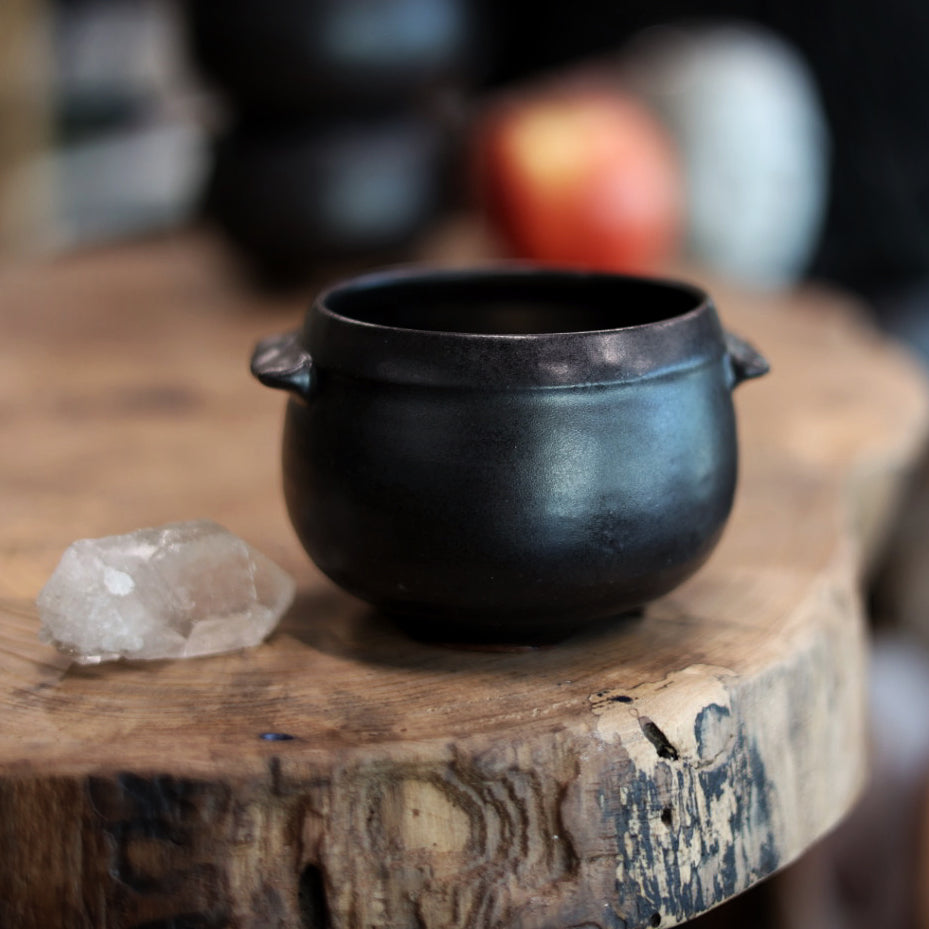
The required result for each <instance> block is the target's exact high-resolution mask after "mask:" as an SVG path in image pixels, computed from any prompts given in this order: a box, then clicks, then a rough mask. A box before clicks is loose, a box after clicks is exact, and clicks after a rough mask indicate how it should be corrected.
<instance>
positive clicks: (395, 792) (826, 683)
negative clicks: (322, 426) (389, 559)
mask: <svg viewBox="0 0 929 929" xmlns="http://www.w3.org/2000/svg"><path fill="white" fill-rule="evenodd" d="M469 255H471V253H469V252H468V251H467V249H458V250H457V251H456V250H455V249H454V248H452V249H445V250H443V249H437V250H436V251H435V252H433V254H432V256H431V257H432V258H433V259H434V260H439V261H447V260H449V259H452V260H455V261H458V262H461V261H466V260H468V259H469ZM714 293H715V295H716V297H717V304H718V306H719V308H720V314H721V316H722V318H723V321H724V323H725V324H726V325H727V326H728V327H729V328H732V329H733V330H735V331H736V332H739V333H740V334H742V335H744V336H745V337H747V338H749V339H751V340H752V341H753V342H755V343H756V344H757V345H758V347H759V348H760V349H761V350H762V351H763V352H764V354H765V355H766V356H767V357H768V358H769V360H770V361H771V363H772V374H771V375H770V376H769V377H767V378H765V379H763V380H761V381H758V382H753V383H750V384H747V385H745V386H743V387H740V388H739V389H738V390H737V392H736V406H737V414H738V417H739V427H740V439H741V450H742V461H741V483H740V488H739V491H738V497H737V502H736V507H735V510H734V513H733V516H732V519H731V522H730V524H729V526H728V528H727V530H726V533H725V536H724V538H723V541H722V543H721V544H720V546H719V548H718V550H717V551H716V553H715V554H714V555H713V556H712V558H711V560H710V561H709V563H708V564H707V565H706V566H705V567H704V568H703V569H702V570H701V571H700V572H699V573H698V574H697V575H696V576H695V577H694V578H693V579H692V580H691V581H689V582H687V583H686V584H685V585H684V586H683V587H681V588H679V589H678V590H677V591H675V592H673V593H672V594H671V595H669V596H667V597H665V598H663V599H662V600H660V601H658V602H656V603H655V604H653V605H651V606H650V607H649V608H648V610H647V611H646V614H645V616H644V617H643V619H642V620H640V621H637V622H634V623H624V624H619V625H617V624H612V625H611V624H606V625H604V626H602V627H598V628H597V629H594V630H591V631H589V632H588V633H585V634H583V635H579V636H576V637H575V638H573V639H570V640H568V641H567V642H564V643H562V644H561V645H559V646H557V647H553V648H548V649H539V650H532V651H527V652H513V653H486V652H477V651H463V650H453V649H447V648H441V647H438V646H430V645H424V644H418V643H415V642H412V641H410V640H408V639H406V638H405V637H404V636H402V635H401V634H400V633H399V632H398V631H397V630H395V629H394V628H393V627H392V626H391V625H390V624H389V622H387V621H386V620H384V619H381V618H379V617H378V616H377V615H375V614H374V613H373V612H372V611H371V610H370V609H368V608H367V607H366V606H365V605H364V604H362V603H360V602H359V601H357V600H354V599H353V598H351V597H350V596H348V595H347V594H343V593H342V592H340V591H339V590H337V589H336V588H335V587H333V586H332V585H331V584H330V583H329V582H328V581H327V580H326V579H325V578H323V577H322V576H321V575H320V574H319V573H318V572H317V571H316V569H315V568H313V567H312V565H311V564H310V563H309V561H308V560H307V559H306V557H305V556H304V554H303V552H302V550H301V549H300V547H299V545H298V543H297V542H296V540H295V537H294V535H293V533H292V531H291V529H290V527H289V524H288V522H287V519H286V515H285V511H284V505H283V500H282V496H281V493H280V486H279V485H280V477H279V436H280V428H281V420H282V414H283V402H282V397H281V395H280V394H276V393H274V392H272V391H267V390H264V389H262V388H260V387H259V386H258V385H257V384H256V383H255V382H254V381H253V380H252V379H251V377H250V375H249V373H248V356H249V353H250V349H251V346H252V344H253V342H254V341H255V340H256V339H258V338H259V337H262V336H265V335H268V334H270V333H273V332H276V331H282V330H286V329H289V328H293V327H295V326H296V325H297V323H298V322H299V320H300V317H301V315H302V312H303V310H304V308H305V304H306V297H305V296H297V297H293V298H287V299H270V298H259V297H257V296H256V295H255V294H253V293H250V292H249V291H248V289H247V288H245V287H243V286H242V284H241V282H240V281H238V279H237V278H236V276H235V274H234V273H233V272H232V270H231V268H230V266H229V265H228V264H227V262H226V260H225V259H224V258H223V256H222V254H221V252H220V251H219V249H218V247H217V246H216V245H215V243H214V242H212V241H211V240H210V239H209V238H208V237H207V236H205V235H201V234H197V233H188V234H184V235H179V236H176V237H172V238H165V239H161V240H156V241H152V242H147V243H138V244H132V245H125V246H122V247H118V248H113V249H105V250H99V251H95V252H89V253H86V254H83V255H78V256H72V257H69V258H64V259H60V260H57V261H54V262H48V263H44V264H37V265H33V266H29V267H25V266H20V267H15V268H6V269H0V321H2V338H0V423H2V425H3V432H2V434H3V438H4V443H3V454H2V455H0V719H2V720H3V723H2V725H0V858H2V859H7V856H15V859H7V860H16V861H18V862H20V863H21V864H20V866H19V867H18V869H17V875H19V876H17V877H15V878H14V877H11V871H12V869H0V925H17V926H19V927H21V929H28V927H30V926H36V927H38V926H41V927H42V929H51V927H54V926H58V925H61V926H69V927H72V926H84V925H87V926H120V927H122V926H136V925H138V926H141V925H146V924H147V923H151V924H152V925H156V924H157V925H161V923H158V922H157V921H158V920H163V921H164V925H168V920H170V919H171V918H176V917H178V916H179V915H183V914H188V915H189V914H194V915H197V914H199V917H203V919H204V920H207V918H210V919H213V920H214V922H212V923H211V922H208V921H207V922H204V923H203V924H204V925H217V926H220V925H229V926H233V925H234V926H239V925H243V926H245V925H256V926H257V925H265V924H268V923H267V922H265V923H262V922H260V920H261V919H263V920H268V919H270V918H271V917H272V916H273V917H274V918H276V919H278V920H279V923H275V924H280V925H282V926H294V927H301V926H305V925H307V922H306V920H307V919H308V918H309V917H307V916H306V913H307V912H308V911H307V906H308V904H307V903H306V901H307V894H308V893H310V891H308V890H307V888H308V887H309V888H310V889H311V890H312V893H310V896H311V897H313V899H317V898H318V899H317V903H316V904H313V905H314V906H317V907H320V906H321V907H324V909H325V910H326V911H327V912H328V914H329V915H328V918H329V919H330V921H331V924H332V926H333V927H353V929H354V927H362V926H365V927H366V926H369V925H376V926H378V927H397V929H400V927H404V929H405V927H407V926H409V927H411V929H412V927H427V929H433V927H436V929H437V927H440V926H441V927H459V926H460V927H462V929H464V927H468V929H474V927H478V926H486V927H491V926H493V927H504V926H505V927H513V929H516V927H526V929H528V927H533V929H545V927H551V929H556V927H567V926H580V925H584V926H591V927H592V926H599V927H601V929H607V927H619V926H623V927H626V929H631V927H633V926H640V925H641V926H645V925H662V926H669V925H673V924H675V923H677V922H680V921H683V920H686V919H688V918H690V917H692V916H694V915H696V914H697V913H699V912H701V911H703V910H705V909H708V908H709V907H710V906H713V905H715V904H716V903H718V902H721V901H722V900H723V899H725V898H727V897H728V896H731V895H732V894H734V893H737V892H738V891H740V890H742V889H744V888H745V887H747V886H749V885H750V884H752V883H753V882H754V881H756V880H758V879H759V878H761V877H764V876H765V875H766V874H768V873H770V872H771V871H773V870H774V869H776V868H778V867H780V866H782V865H784V864H786V863H787V862H788V861H790V860H792V859H793V858H795V857H796V856H797V855H798V854H799V853H800V852H801V851H803V850H804V849H805V848H806V847H808V846H809V844H810V843H811V842H813V841H814V840H815V839H816V838H818V837H819V836H821V835H822V834H823V833H824V832H825V831H826V830H828V829H829V828H830V827H831V826H832V825H834V824H835V823H836V822H837V821H838V820H839V819H840V818H841V817H842V815H843V814H844V813H845V812H846V811H847V810H848V809H849V806H850V805H851V803H852V802H853V801H854V798H855V797H856V795H857V792H858V790H859V788H860V785H861V783H862V779H863V777H864V773H865V719H864V685H863V662H864V656H865V639H864V635H863V625H862V621H861V607H860V597H859V594H858V581H859V577H860V574H861V571H862V570H863V568H864V566H865V564H866V562H867V558H868V557H869V555H870V553H871V552H873V551H874V549H875V546H876V544H877V542H878V540H879V538H880V535H881V532H882V528H883V526H884V523H885V522H886V520H887V518H888V516H889V514H890V513H891V510H892V506H891V505H892V502H893V499H894V497H895V494H896V493H897V491H898V490H899V488H900V486H901V482H902V479H903V477H904V475H905V473H906V469H907V468H908V467H909V466H910V465H911V464H912V463H913V462H914V460H915V457H916V455H917V452H918V450H919V449H920V448H921V446H922V443H923V441H924V439H925V436H926V431H927V409H929V407H927V399H926V390H925V387H924V384H923V382H922V378H921V376H920V375H919V374H918V373H917V369H916V366H915V365H914V364H912V363H911V362H909V361H908V360H907V359H906V358H905V357H904V356H903V355H902V354H901V353H900V352H899V351H897V350H896V349H894V348H893V347H891V346H889V345H887V344H885V343H884V342H883V341H882V340H881V339H880V338H878V337H877V336H876V335H875V334H874V333H872V332H871V331H870V330H869V329H868V328H867V326H865V325H864V324H863V323H862V322H861V321H860V319H858V317H857V314H856V311H855V309H854V307H850V306H849V304H848V303H847V301H845V300H843V299H841V298H838V297H836V296H834V295H831V294H829V293H827V292H824V291H815V290H808V291H803V292H799V293H796V294H792V295H790V296H777V295H768V296H759V295H747V294H742V293H737V292H734V291H730V290H728V289H720V288H716V289H715V290H714ZM200 517H207V518H211V519H214V520H216V521H217V522H220V523H222V524H223V525H225V526H226V527H227V528H229V529H230V530H232V531H233V532H235V533H237V534H239V535H241V536H242V537H243V538H245V539H246V540H247V541H249V542H250V543H252V544H253V545H255V546H256V547H258V548H259V549H261V550H262V551H264V552H265V553H266V554H267V555H269V556H270V557H271V558H273V559H274V560H276V561H277V562H278V563H279V564H281V565H282V566H284V567H285V568H287V569H288V570H289V571H291V572H292V573H293V574H294V575H295V576H296V577H297V578H298V580H299V585H300V589H299V594H298V599H297V603H296V605H295V607H294V608H293V609H292V610H291V612H290V613H289V614H288V616H287V617H286V618H285V619H284V621H283V622H282V624H281V626H280V627H279V629H278V631H276V632H275V633H274V634H273V635H272V637H271V638H270V639H269V641H268V642H266V643H265V644H264V645H262V646H260V647H258V648H256V649H253V650H250V651H247V652H241V653H236V654H231V655H226V656H220V657H214V658H205V659H195V660H189V661H177V662H154V663H148V664H145V663H134V664H133V663H120V664H112V665H103V666H97V667H90V668H87V667H78V666H73V665H69V663H68V661H67V660H66V659H64V658H63V657H61V656H60V655H58V654H57V653H56V652H55V651H54V650H53V649H51V648H49V647H48V646H46V645H43V644H41V643H40V642H39V641H38V639H37V637H36V632H37V629H38V618H37V613H36V609H35V606H34V598H35V596H36V594H37V592H38V590H39V589H40V587H41V586H42V584H43V583H44V582H45V580H46V579H47V577H48V575H49V574H50V573H51V571H52V570H53V569H54V567H55V564H56V563H57V561H58V559H59V557H60V556H61V553H62V552H63V550H64V549H65V548H66V547H67V545H68V544H69V543H70V542H71V541H72V540H73V539H75V538H79V537H92V536H99V535H108V534H113V533H121V532H127V531H131V530H132V529H134V528H138V527H141V526H151V525H160V524H163V523H166V522H171V521H177V520H185V519H193V518H200ZM264 732H284V733H287V734H289V735H292V736H294V738H293V739H292V740H289V741H286V742H268V741H266V740H263V739H261V738H260V736H261V733H264ZM140 824H141V825H140ZM166 835H168V836H169V838H165V836H166ZM198 869H199V870H198ZM4 872H5V873H4ZM139 874H142V875H143V877H144V878H145V879H144V880H143V879H139V877H138V875H139ZM185 875H186V876H185ZM190 875H193V877H191V876H190ZM314 888H315V889H314ZM314 894H315V896H313V895H314ZM319 900H323V901H324V902H322V903H320V902H319ZM250 914H251V915H250ZM255 914H258V915H257V916H256V915H255ZM199 917H198V918H199ZM249 919H251V920H253V922H249V921H248V920H249ZM5 920H6V921H5ZM68 920H71V922H69V921H68ZM82 920H83V921H82ZM223 920H225V922H224V921H223ZM301 920H303V921H302V922H301ZM198 925H199V923H198Z"/></svg>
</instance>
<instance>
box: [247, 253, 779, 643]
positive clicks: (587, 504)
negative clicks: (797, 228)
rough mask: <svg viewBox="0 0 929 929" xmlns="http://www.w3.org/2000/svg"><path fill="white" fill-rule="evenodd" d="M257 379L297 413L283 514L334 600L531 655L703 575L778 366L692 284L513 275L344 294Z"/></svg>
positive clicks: (384, 279)
mask: <svg viewBox="0 0 929 929" xmlns="http://www.w3.org/2000/svg"><path fill="white" fill-rule="evenodd" d="M252 371H253V373H254V374H255V375H256V376H257V377H258V379H259V380H260V381H261V382H262V383H264V384H267V385H269V386H271V387H278V388H283V389H284V390H287V391H290V393H291V399H290V402H289V404H288V407H287V418H286V425H285V430H284V455H283V459H284V488H285V494H286V499H287V506H288V510H289V513H290V517H291V520H292V521H293V524H294V526H295V528H296V530H297V534H298V535H299V537H300V540H301V542H302V543H303V546H304V547H305V548H306V550H307V552H308V553H309V555H310V557H311V558H312V559H313V560H314V561H315V562H316V564H317V565H318V566H319V567H320V568H321V569H322V570H323V571H324V572H325V573H326V574H327V575H328V576H329V577H330V578H332V580H334V581H335V582H336V583H337V584H339V585H340V586H342V587H343V588H345V589H346V590H348V591H350V592H352V593H354V594H356V595H358V596H359V597H362V598H364V599H365V600H368V601H370V602H371V603H373V604H376V605H377V606H378V607H379V608H381V609H382V610H384V611H386V612H387V613H390V614H392V615H394V616H395V617H396V618H397V620H398V621H399V622H400V623H401V625H403V626H404V627H405V628H407V629H408V630H410V631H411V632H413V633H414V634H416V635H418V636H421V637H426V638H430V639H438V640H442V641H470V642H475V643H479V642H506V643H520V642H523V643H533V642H544V641H552V640H555V639H558V638H562V637H564V636H566V635H568V634H570V633H571V632H573V631H574V630H576V629H578V628H580V627H582V626H583V625H584V624H585V623H588V622H590V621H592V620H596V619H602V618H605V617H609V616H613V615H619V614H622V613H624V612H628V611H631V610H634V609H636V608H638V607H640V606H641V605H643V604H644V603H646V602H648V601H649V600H652V599H653V598H655V597H658V596H660V595H662V594H664V593H666V592H667V591H669V590H671V589H672V588H673V587H675V586H676V585H677V584H679V583H680V582H681V581H683V580H684V579H685V578H687V577H688V576H689V575H690V574H692V573H693V572H694V571H695V570H696V569H697V568H698V567H699V566H700V565H701V564H702V563H703V561H704V560H705V559H706V558H707V556H708V555H709V554H710V552H711V550H712V549H713V547H714V545H715V544H716V542H717V540H718V539H719V536H720V534H721V532H722V529H723V525H724V523H725V522H726V519H727V517H728V515H729V511H730V508H731V505H732V499H733V493H734V490H735V483H736V458H737V454H736V430H735V420H734V413H733V406H732V399H731V390H732V388H733V387H734V386H735V385H736V384H738V383H739V382H740V381H742V380H744V379H746V378H750V377H757V376H759V375H761V374H764V373H765V371H767V364H766V362H765V361H764V359H763V358H761V357H760V356H759V355H758V354H757V353H756V352H755V351H754V350H753V349H752V348H751V347H750V346H748V345H747V344H746V343H744V342H742V341H741V340H738V339H736V338H734V337H732V336H730V335H728V334H726V333H724V332H723V330H722V328H721V326H720V323H719V320H718V318H717V315H716V311H715V310H714V308H713V304H712V303H711V301H710V300H709V298H708V297H707V296H706V295H705V294H704V293H702V292H701V291H699V290H697V289H695V288H693V287H690V286H688V285H684V284H676V283H669V282H661V281H653V280H645V279H637V278H628V277H620V276H615V275H605V274H588V273H582V272H569V271H549V270H540V269H533V268H521V267H517V268H508V267H503V268H499V269H492V270H468V271H415V270H414V271H409V270H400V271H387V272H383V273H376V274H370V275H366V276H363V277H359V278H356V279H354V280H350V281H348V282H345V283H342V284H339V285H337V286H335V287H333V288H331V289H329V290H327V291H325V292H324V293H323V294H322V295H321V296H320V297H319V298H318V299H317V300H316V302H315V303H314V305H313V307H312V308H311V309H310V311H309V313H308V315H307V318H306V323H305V326H304V328H303V330H302V331H301V332H297V333H292V334H289V335H285V336H275V337H273V338H270V339H266V340H264V341H263V342H261V343H260V344H259V345H258V346H257V347H256V349H255V353H254V356H253V358H252Z"/></svg>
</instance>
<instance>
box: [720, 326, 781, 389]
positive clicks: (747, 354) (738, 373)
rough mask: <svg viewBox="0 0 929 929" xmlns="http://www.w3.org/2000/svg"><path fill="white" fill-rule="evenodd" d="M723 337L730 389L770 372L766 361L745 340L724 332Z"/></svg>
mask: <svg viewBox="0 0 929 929" xmlns="http://www.w3.org/2000/svg"><path fill="white" fill-rule="evenodd" d="M724 335H725V339H726V357H727V359H728V368H729V371H730V383H729V387H730V388H732V387H735V386H737V385H738V384H741V383H742V381H748V380H751V378H753V377H761V376H762V375H763V374H767V373H768V371H770V370H771V366H770V365H769V364H768V362H767V359H766V358H765V357H764V356H763V355H762V354H761V352H759V351H758V350H757V349H755V348H754V347H753V346H751V345H749V343H748V342H746V341H745V339H742V338H739V336H737V335H734V334H733V333H731V332H726V333H724Z"/></svg>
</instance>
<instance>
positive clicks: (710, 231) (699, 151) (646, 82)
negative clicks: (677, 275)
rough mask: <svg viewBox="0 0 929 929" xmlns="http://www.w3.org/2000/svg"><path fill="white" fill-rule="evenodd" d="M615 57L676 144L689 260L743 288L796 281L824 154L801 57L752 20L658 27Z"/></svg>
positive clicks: (817, 221)
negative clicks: (682, 170) (750, 24)
mask: <svg viewBox="0 0 929 929" xmlns="http://www.w3.org/2000/svg"><path fill="white" fill-rule="evenodd" d="M621 61H622V64H621V68H622V77H623V80H624V82H625V84H626V85H627V86H629V87H631V88H632V89H633V90H635V91H636V92H637V93H639V94H640V95H641V96H642V97H643V98H644V99H645V100H646V101H647V102H648V103H649V105H651V106H652V107H653V109H654V110H655V111H656V112H657V114H658V115H659V116H660V117H661V118H662V119H663V120H664V121H665V123H666V125H667V127H668V128H669V130H670V131H671V132H672V134H673V135H674V137H675V138H676V140H677V143H678V146H679V148H680V151H681V155H682V160H683V163H684V166H685V176H686V182H687V187H688V194H687V198H688V244H687V247H688V251H689V253H690V254H691V256H692V257H694V258H695V259H697V260H698V261H699V262H700V263H701V264H703V265H704V266H705V267H707V268H709V269H711V270H716V271H721V272H723V273H725V274H728V275H730V276H732V277H734V278H737V279H739V280H741V281H743V282H746V283H749V284H754V285H758V286H764V287H779V286H784V285H788V284H790V283H792V282H793V281H795V280H796V279H797V278H798V277H799V276H800V275H801V274H802V273H803V271H804V269H805V268H806V267H807V265H808V263H809V261H810V258H811V256H812V252H813V250H814V249H815V247H816V245H817V242H818V238H819V233H820V229H821V227H822V223H823V218H824V214H825V208H826V196H827V190H828V149H829V146H828V135H827V130H826V124H825V118H824V116H823V112H822V108H821V106H820V103H819V99H818V95H817V91H816V87H815V85H814V82H813V79H812V76H811V75H810V72H809V71H808V69H807V67H806V65H805V64H804V62H803V61H802V60H801V58H800V57H799V55H798V54H797V53H796V52H795V51H794V50H793V49H792V48H791V47H790V46H788V45H787V44H786V43H785V42H783V41H781V40H780V39H779V38H777V37H775V36H774V35H773V34H771V33H769V32H767V31H764V30H762V29H760V28H758V27H747V26H741V25H724V26H704V27H683V26H682V27H670V26H665V27H660V28H656V29H651V30H648V31H647V32H645V33H642V34H641V35H640V36H639V37H637V38H636V39H635V40H633V42H632V43H631V44H630V45H629V47H628V48H627V49H626V51H625V52H624V54H623V56H622V60H621Z"/></svg>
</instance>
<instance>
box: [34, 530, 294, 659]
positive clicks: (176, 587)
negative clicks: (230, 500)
mask: <svg viewBox="0 0 929 929" xmlns="http://www.w3.org/2000/svg"><path fill="white" fill-rule="evenodd" d="M294 593H295V584H294V580H293V578H292V577H290V575H289V574H287V573H286V572H285V571H284V570H282V569H281V568H279V567H278V566H277V565H276V564H274V562H273V561H270V560H269V559H268V558H266V557H265V556H264V555H262V554H261V552H259V551H256V550H255V549H254V548H252V547H251V546H250V545H248V544H247V543H245V542H243V541H242V539H240V538H238V536H235V535H233V534H232V533H231V532H229V531H228V530H226V529H224V528H223V527H222V526H219V525H217V524H216V523H213V522H210V521H208V520H196V521H193V522H186V523H172V524H170V525H167V526H160V527H158V528H156V529H139V530H137V531H136V532H131V533H129V534H128V535H114V536H107V537H105V538H102V539H79V540H78V541H77V542H74V543H73V544H72V545H71V546H70V547H69V548H68V549H67V551H66V552H65V553H64V555H63V556H62V558H61V561H60V562H59V564H58V567H57V568H56V569H55V571H54V573H53V574H52V576H51V577H50V578H49V580H48V582H47V583H46V585H45V586H44V587H43V588H42V590H41V591H40V593H39V596H38V598H37V600H36V603H37V605H38V608H39V615H40V616H41V617H42V628H41V630H40V631H39V636H40V638H42V640H43V641H45V642H50V643H52V644H53V645H55V646H56V647H57V648H59V649H61V651H63V652H65V653H66V654H68V655H71V656H72V657H73V658H74V659H75V660H76V661H79V662H81V663H82V664H96V663H97V662H100V661H110V660H113V659H116V658H132V659H140V658H141V659H154V658H190V657H193V656H195V655H212V654H217V653H219V652H228V651H233V650H235V649H238V648H245V647H247V646H252V645H257V644H258V643H259V642H261V641H262V640H263V639H264V638H265V637H266V636H267V635H268V634H269V633H270V632H271V630H272V629H273V628H274V627H275V626H276V625H277V622H278V620H279V619H280V618H281V616H282V615H283V614H284V612H285V611H286V610H287V608H288V607H289V606H290V604H291V603H292V602H293V599H294Z"/></svg>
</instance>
